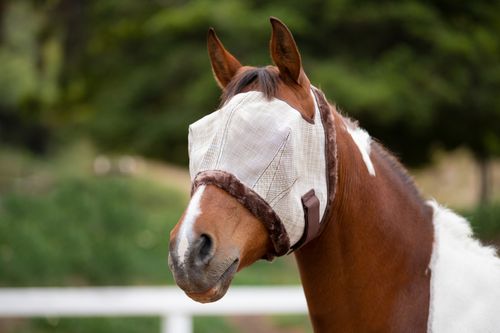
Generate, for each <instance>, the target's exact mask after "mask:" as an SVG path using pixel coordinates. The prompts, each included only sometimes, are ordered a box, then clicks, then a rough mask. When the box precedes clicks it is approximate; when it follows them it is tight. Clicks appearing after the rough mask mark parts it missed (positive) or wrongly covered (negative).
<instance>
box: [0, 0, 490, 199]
mask: <svg viewBox="0 0 500 333" xmlns="http://www.w3.org/2000/svg"><path fill="white" fill-rule="evenodd" d="M3 4H4V6H5V8H4V10H3V11H2V12H1V13H2V19H1V20H0V22H2V28H1V29H0V31H1V32H2V37H1V38H0V43H1V45H0V59H1V60H2V61H0V97H1V100H0V118H1V125H0V131H1V132H0V136H1V138H2V140H3V141H8V142H18V143H21V144H22V145H25V146H28V147H31V148H32V149H34V148H36V147H37V145H39V146H40V147H42V148H43V147H46V146H48V145H50V144H54V143H55V144H63V143H65V142H67V141H68V140H70V139H69V138H71V137H78V136H81V135H83V136H89V137H91V138H92V139H93V140H94V142H95V143H96V144H97V145H98V146H99V147H100V149H102V150H105V151H119V152H131V153H137V154H143V155H146V156H151V157H154V158H159V159H162V160H166V161H170V162H174V163H178V164H186V162H187V142H186V141H187V140H186V138H187V126H188V124H189V123H191V122H193V121H195V120H196V119H198V118H199V117H201V116H203V115H205V114H207V113H209V112H211V111H213V110H214V109H215V108H216V106H217V104H218V96H219V90H218V88H217V86H216V84H215V82H214V81H213V79H212V73H211V71H210V66H209V63H208V59H207V56H206V50H205V38H206V31H207V28H208V27H209V26H214V27H215V28H216V29H217V31H218V33H219V35H220V36H221V38H222V39H223V40H224V42H225V45H227V46H228V47H229V48H230V50H231V52H233V53H234V54H236V55H237V56H238V57H239V58H240V59H241V60H242V61H243V62H245V63H248V64H252V65H266V64H268V63H269V62H270V60H269V57H268V52H267V43H268V40H269V34H270V28H269V25H268V24H267V19H268V17H269V16H271V15H273V16H277V17H280V18H281V19H283V20H284V21H285V22H286V23H287V24H288V25H289V27H290V28H291V29H292V30H293V32H294V35H295V37H296V39H297V42H298V44H299V47H300V49H301V52H302V55H303V61H304V66H305V69H306V71H307V73H308V74H309V76H310V78H311V81H312V82H313V83H314V84H316V85H318V86H319V87H320V88H322V89H323V90H324V91H325V93H326V95H327V96H329V97H330V98H331V99H332V100H334V101H335V102H336V103H337V104H338V105H339V106H340V108H341V109H345V110H346V112H348V114H349V115H351V116H352V117H354V118H357V119H359V120H360V123H361V125H362V126H363V127H365V128H367V129H368V130H369V132H370V133H371V134H372V135H373V136H375V137H376V138H378V139H380V140H381V141H382V142H384V144H386V145H387V146H388V147H389V148H390V149H391V150H393V151H394V152H395V153H396V154H397V155H399V156H400V157H401V159H402V160H403V162H404V163H407V164H412V165H419V164H424V163H426V162H428V161H429V158H430V156H431V152H432V151H433V150H434V149H435V148H436V147H441V148H443V149H454V148H456V147H458V146H464V147H467V148H469V149H470V150H471V151H472V152H473V154H474V156H475V157H476V159H477V161H478V164H479V165H480V166H481V168H480V170H482V175H483V177H482V179H483V181H482V188H483V189H482V191H481V193H482V195H481V196H482V199H483V200H487V197H488V184H489V181H488V178H487V174H488V167H487V166H488V161H489V160H490V159H491V158H492V157H494V156H498V155H499V154H500V148H499V147H500V138H499V137H500V129H499V126H500V106H499V101H498V98H497V96H496V95H497V92H498V91H499V85H500V83H499V82H500V69H499V68H500V65H499V62H500V60H499V54H500V46H499V44H500V37H499V36H500V24H499V23H498V22H499V21H498V20H497V19H496V17H495V16H496V13H498V12H500V7H499V6H500V3H499V2H495V1H488V0H478V1H474V2H468V3H460V4H458V3H456V2H447V1H439V2H435V1H415V0H403V1H398V2H396V3H394V2H388V1H381V2H380V1H379V2H377V3H376V4H374V3H372V2H370V1H367V0H357V1H348V2H347V1H340V0H321V1H320V0H315V1H309V2H304V1H299V0H288V1H274V2H269V1H262V0H246V1H236V0H220V1H217V2H214V1H209V0H192V1H160V0H159V1H147V2H145V1H140V2H138V1H135V0H122V1H112V0H108V1H102V0H86V1H83V0H53V1H49V2H40V1H34V0H33V1H29V0H24V1H13V0H11V1H7V2H3ZM23 36H24V37H23ZM39 150H43V149H41V148H40V149H39Z"/></svg>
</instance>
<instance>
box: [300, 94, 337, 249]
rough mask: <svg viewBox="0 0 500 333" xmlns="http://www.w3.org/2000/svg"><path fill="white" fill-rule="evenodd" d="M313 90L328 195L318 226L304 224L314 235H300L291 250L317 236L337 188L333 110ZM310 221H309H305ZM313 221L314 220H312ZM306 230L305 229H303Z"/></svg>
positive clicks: (328, 213) (322, 226)
mask: <svg viewBox="0 0 500 333" xmlns="http://www.w3.org/2000/svg"><path fill="white" fill-rule="evenodd" d="M312 90H313V92H314V95H315V98H316V102H317V103H318V108H319V113H320V115H321V121H322V123H323V129H324V131H325V160H326V186H327V193H328V197H327V200H326V208H325V213H324V214H323V219H322V220H321V222H320V225H319V227H313V226H307V225H306V226H305V227H308V229H310V230H314V231H315V234H314V235H311V234H309V235H307V237H302V238H301V239H300V240H299V241H298V242H297V243H296V244H295V245H294V246H293V247H292V251H296V250H298V249H300V248H301V247H302V246H304V245H306V244H307V243H309V242H310V241H312V240H313V239H315V238H317V237H318V236H319V235H321V233H322V232H323V230H324V229H325V226H326V225H327V224H328V221H330V219H331V215H332V209H331V208H332V206H333V200H334V199H335V192H336V189H337V144H336V132H335V124H334V120H333V110H332V109H331V107H330V104H328V101H327V100H326V97H325V95H324V94H323V92H322V91H321V90H319V89H317V88H315V87H313V89H312ZM307 222H308V223H311V221H307ZM312 222H314V221H312ZM304 232H306V230H304Z"/></svg>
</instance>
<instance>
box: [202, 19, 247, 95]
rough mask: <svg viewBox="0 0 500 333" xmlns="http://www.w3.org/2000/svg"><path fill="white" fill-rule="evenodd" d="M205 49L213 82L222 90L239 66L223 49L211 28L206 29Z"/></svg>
mask: <svg viewBox="0 0 500 333" xmlns="http://www.w3.org/2000/svg"><path fill="white" fill-rule="evenodd" d="M207 47H208V55H209V57H210V63H211V65H212V71H213V73H214V77H215V80H216V81H217V83H218V84H219V86H220V87H221V88H222V89H224V88H225V87H226V86H227V84H228V83H229V82H230V81H231V79H232V78H233V77H234V75H235V74H236V72H237V71H238V69H239V68H240V67H241V64H240V62H239V61H238V60H237V59H236V58H235V57H234V56H233V55H232V54H231V53H229V52H228V51H227V50H226V49H225V48H224V46H223V45H222V43H221V41H220V40H219V38H217V35H216V34H215V30H214V29H213V28H210V29H208V37H207Z"/></svg>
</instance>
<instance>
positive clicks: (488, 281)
mask: <svg viewBox="0 0 500 333" xmlns="http://www.w3.org/2000/svg"><path fill="white" fill-rule="evenodd" d="M428 204H429V205H430V206H431V207H432V208H433V209H434V217H433V223H434V229H435V235H434V249H433V253H432V258H431V262H430V265H429V266H430V269H431V300H430V307H429V321H428V332H431V333H432V332H498V331H499V327H500V317H499V316H498V308H499V307H500V289H499V288H498V285H499V283H500V260H499V259H498V257H497V256H496V251H495V249H494V248H493V247H488V246H484V245H482V244H481V243H480V242H479V241H477V240H476V239H474V238H473V233H472V229H471V227H470V224H469V222H467V220H466V219H464V218H463V217H462V216H459V215H457V214H455V213H454V212H452V211H451V210H449V209H447V208H444V207H442V206H440V205H439V204H438V203H436V202H435V201H429V202H428Z"/></svg>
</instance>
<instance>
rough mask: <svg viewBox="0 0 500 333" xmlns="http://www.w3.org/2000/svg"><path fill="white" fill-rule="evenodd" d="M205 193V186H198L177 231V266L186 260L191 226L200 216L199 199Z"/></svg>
mask: <svg viewBox="0 0 500 333" xmlns="http://www.w3.org/2000/svg"><path fill="white" fill-rule="evenodd" d="M204 191H205V185H202V186H200V187H199V188H198V189H197V190H196V192H195V193H194V195H193V197H192V198H191V201H190V202H189V206H188V208H187V211H186V215H185V216H184V220H183V221H182V224H181V228H180V230H179V236H178V237H179V243H178V245H177V258H178V260H179V265H184V260H185V259H186V252H187V250H188V248H189V245H190V243H191V241H192V239H193V226H194V223H195V222H196V219H197V218H198V216H200V214H201V207H200V202H201V197H202V195H203V192H204Z"/></svg>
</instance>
